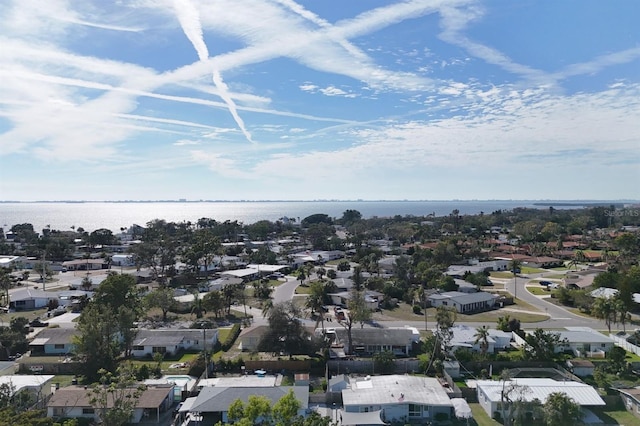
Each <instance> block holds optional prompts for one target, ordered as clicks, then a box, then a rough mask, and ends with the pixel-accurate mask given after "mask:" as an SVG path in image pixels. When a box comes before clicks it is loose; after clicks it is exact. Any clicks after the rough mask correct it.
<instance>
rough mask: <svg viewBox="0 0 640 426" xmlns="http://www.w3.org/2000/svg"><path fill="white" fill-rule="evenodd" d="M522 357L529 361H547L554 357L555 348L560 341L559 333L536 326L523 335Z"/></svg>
mask: <svg viewBox="0 0 640 426" xmlns="http://www.w3.org/2000/svg"><path fill="white" fill-rule="evenodd" d="M525 342H526V344H525V346H524V358H525V359H526V360H530V361H549V360H553V359H555V357H556V354H555V349H556V347H557V346H558V345H559V344H560V343H561V341H560V334H559V333H554V332H551V331H545V330H543V329H541V328H536V329H535V330H534V332H533V333H531V334H527V335H526V336H525Z"/></svg>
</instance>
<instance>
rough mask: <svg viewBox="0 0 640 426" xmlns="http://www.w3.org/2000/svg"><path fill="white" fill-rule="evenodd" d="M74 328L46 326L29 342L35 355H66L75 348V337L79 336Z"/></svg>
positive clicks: (30, 348)
mask: <svg viewBox="0 0 640 426" xmlns="http://www.w3.org/2000/svg"><path fill="white" fill-rule="evenodd" d="M79 334H80V333H79V332H78V331H77V330H76V329H74V328H45V329H43V330H41V331H40V332H39V333H38V334H37V335H36V337H35V338H34V339H33V340H32V341H31V343H29V350H30V351H31V353H32V354H33V355H37V354H43V355H66V354H70V353H72V352H73V351H74V350H75V344H74V343H73V339H74V337H75V336H79Z"/></svg>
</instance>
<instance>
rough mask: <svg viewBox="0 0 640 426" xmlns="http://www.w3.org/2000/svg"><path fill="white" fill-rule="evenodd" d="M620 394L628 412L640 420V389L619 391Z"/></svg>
mask: <svg viewBox="0 0 640 426" xmlns="http://www.w3.org/2000/svg"><path fill="white" fill-rule="evenodd" d="M618 392H620V398H622V402H623V403H624V407H625V408H626V409H627V411H628V412H630V413H632V414H633V415H634V416H636V417H639V418H640V387H636V388H631V389H618Z"/></svg>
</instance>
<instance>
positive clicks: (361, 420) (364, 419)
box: [340, 410, 386, 426]
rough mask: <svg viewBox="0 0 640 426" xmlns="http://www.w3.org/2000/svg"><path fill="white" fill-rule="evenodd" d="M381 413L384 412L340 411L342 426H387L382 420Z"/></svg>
mask: <svg viewBox="0 0 640 426" xmlns="http://www.w3.org/2000/svg"><path fill="white" fill-rule="evenodd" d="M381 412H382V410H377V411H369V412H367V413H354V412H350V411H344V410H340V424H341V425H343V426H357V425H385V424H386V423H385V422H383V421H382V419H381V418H380V413H381Z"/></svg>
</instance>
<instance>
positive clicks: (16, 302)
mask: <svg viewBox="0 0 640 426" xmlns="http://www.w3.org/2000/svg"><path fill="white" fill-rule="evenodd" d="M53 301H55V302H57V301H58V295H57V294H56V293H52V292H49V291H41V290H36V289H33V288H29V287H25V288H20V289H17V290H15V291H13V292H12V293H10V294H9V309H13V310H16V311H31V310H35V309H40V308H44V307H46V306H47V305H48V304H49V302H53Z"/></svg>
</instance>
